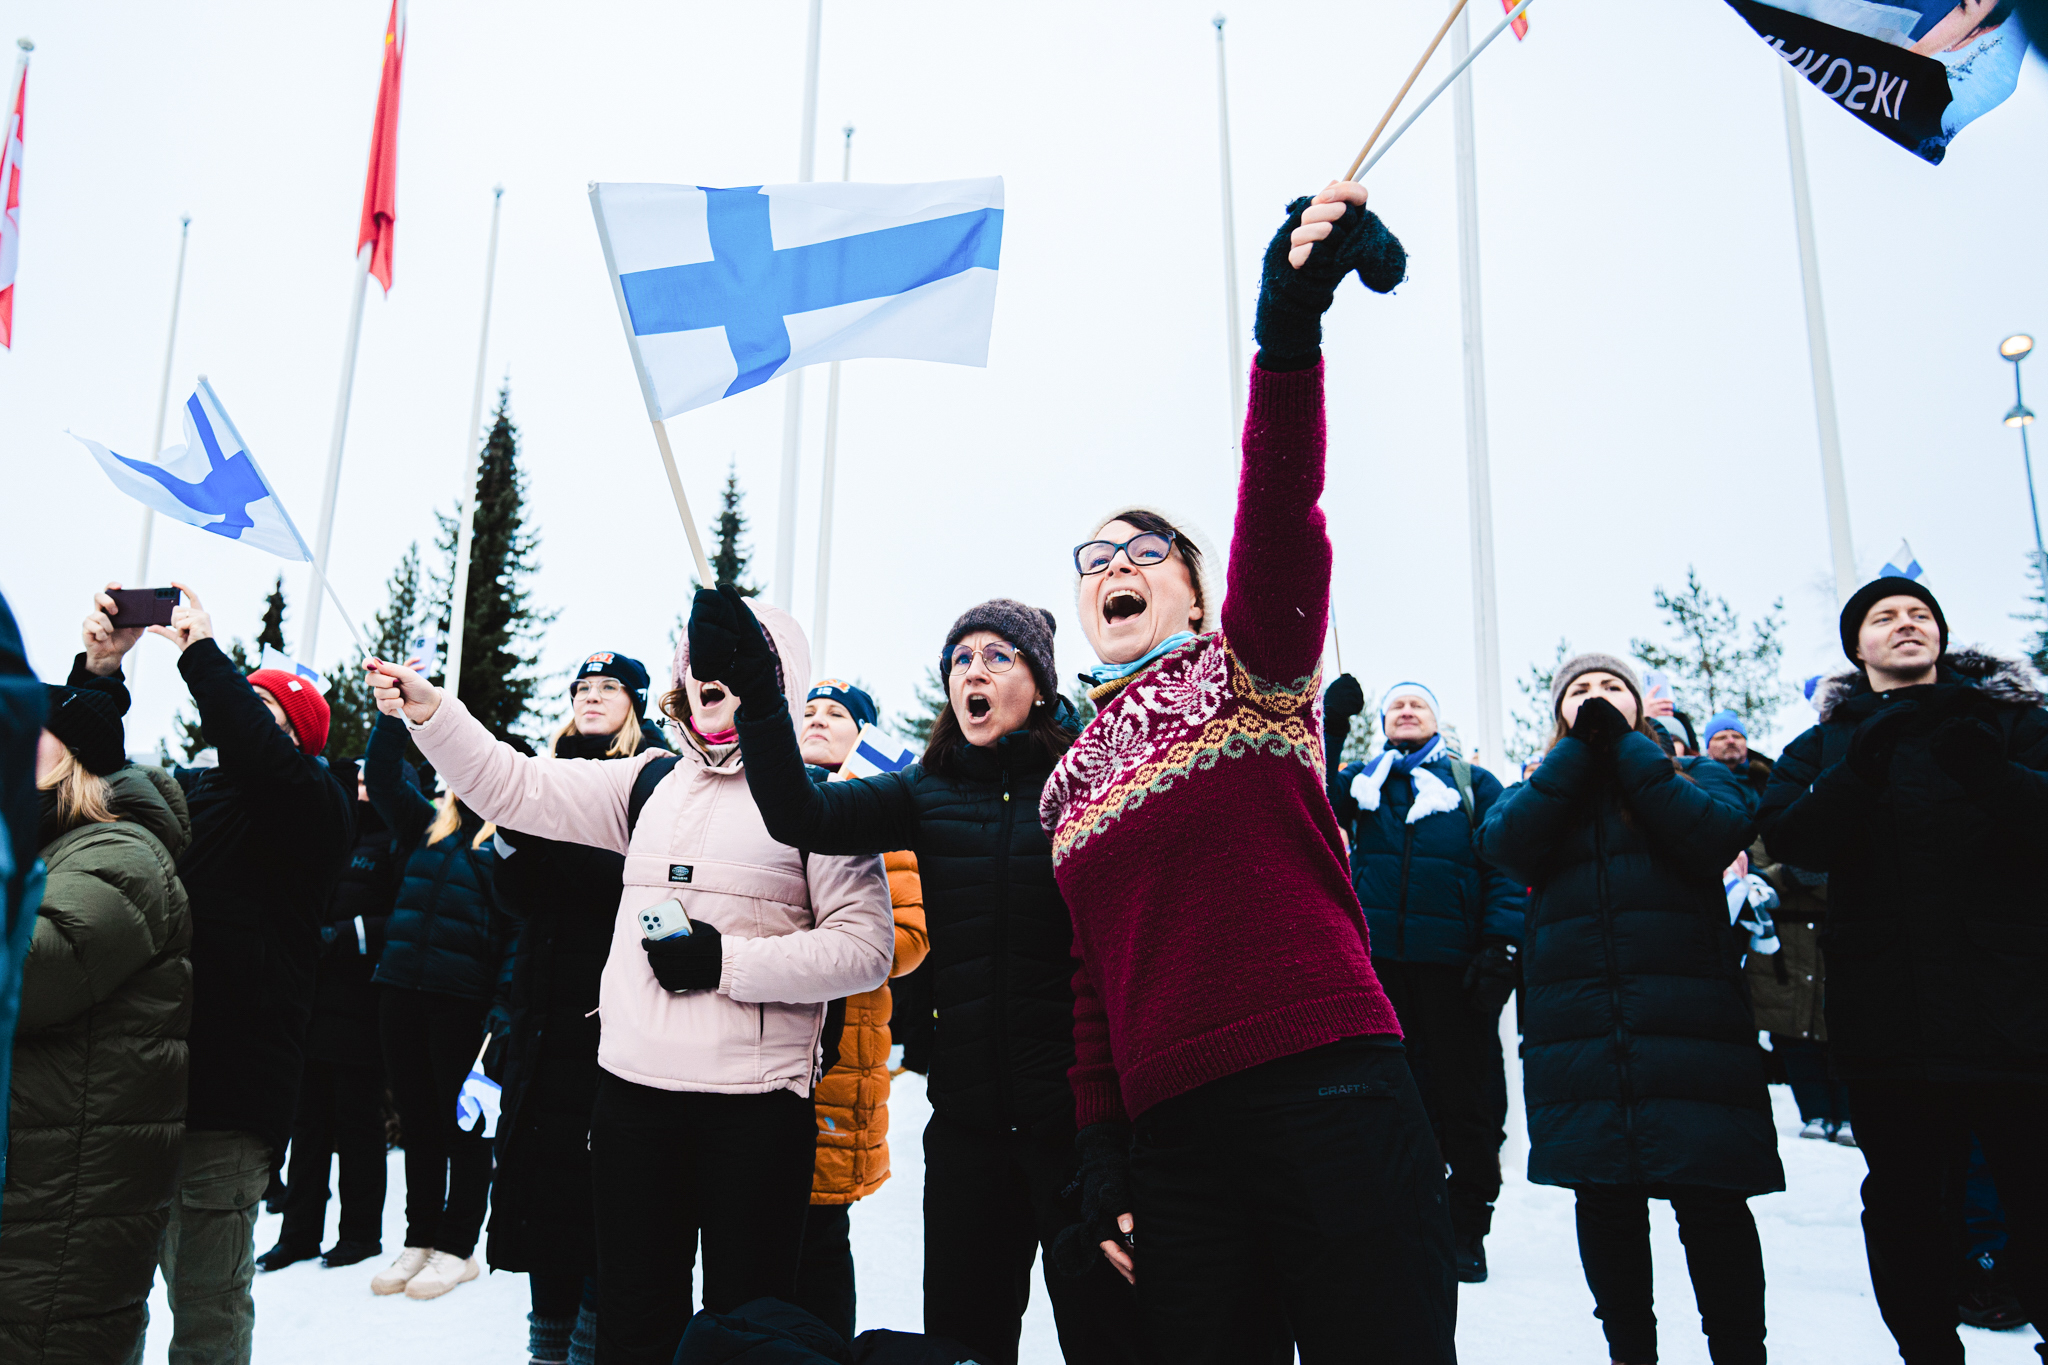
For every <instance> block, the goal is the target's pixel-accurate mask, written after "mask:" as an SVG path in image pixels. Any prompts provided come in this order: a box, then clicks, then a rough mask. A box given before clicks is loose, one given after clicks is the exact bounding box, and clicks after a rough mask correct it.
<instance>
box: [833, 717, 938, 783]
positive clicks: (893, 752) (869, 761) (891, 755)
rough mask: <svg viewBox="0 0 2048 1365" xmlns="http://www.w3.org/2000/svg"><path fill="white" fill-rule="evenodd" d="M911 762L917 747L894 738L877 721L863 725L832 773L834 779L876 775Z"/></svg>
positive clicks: (878, 775)
mask: <svg viewBox="0 0 2048 1365" xmlns="http://www.w3.org/2000/svg"><path fill="white" fill-rule="evenodd" d="M915 762H917V750H916V748H915V747H913V746H912V745H911V744H910V743H909V742H908V741H905V740H901V739H898V738H897V737H896V736H894V735H892V734H890V733H889V732H888V731H887V730H884V729H882V728H881V727H880V726H878V725H863V726H861V727H860V734H859V736H857V737H856V738H855V739H854V741H853V752H852V753H850V754H848V755H847V756H846V761H845V762H844V763H842V764H840V765H839V771H838V772H836V773H834V774H832V777H833V780H834V781H839V780H842V779H844V780H847V781H851V780H852V779H853V778H856V777H880V776H881V775H882V774H883V773H894V772H901V771H903V769H905V768H907V767H909V766H910V765H911V764H913V763H915Z"/></svg>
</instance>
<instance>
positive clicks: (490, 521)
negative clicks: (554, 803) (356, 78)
mask: <svg viewBox="0 0 2048 1365" xmlns="http://www.w3.org/2000/svg"><path fill="white" fill-rule="evenodd" d="M470 506H471V507H473V508H474V509H475V511H474V513H473V516H474V517H475V521H474V523H473V525H474V530H473V531H472V533H471V540H470V554H469V582H468V584H467V595H466V599H465V600H466V601H467V604H468V608H467V611H466V612H465V614H464V617H463V630H462V681H461V685H460V687H459V689H458V692H457V695H458V696H460V697H461V699H462V704H463V705H464V706H465V707H467V708H468V710H469V713H470V714H471V715H473V716H475V717H476V718H477V719H478V720H480V721H482V722H483V723H484V726H485V728H487V729H489V730H490V732H491V733H492V734H494V735H496V736H498V737H499V738H500V739H509V738H511V737H512V736H513V734H514V733H515V732H516V730H517V729H518V728H519V727H520V726H521V725H522V724H524V723H525V722H526V721H527V719H528V718H529V717H530V716H531V715H532V714H533V711H534V706H533V699H534V697H535V695H536V694H537V693H538V692H539V690H540V683H541V678H540V674H539V672H538V671H537V668H536V665H537V663H538V661H539V658H540V643H539V641H540V635H541V632H542V631H543V630H544V629H545V628H546V627H547V625H548V623H549V622H551V621H553V620H554V619H555V616H556V613H554V612H551V611H548V612H544V611H540V610H538V609H536V608H535V607H534V605H533V601H532V594H531V593H530V592H528V590H527V587H526V584H527V580H528V579H529V578H530V577H531V576H532V575H533V574H534V573H535V572H537V571H538V570H539V568H540V563H539V561H538V560H537V559H536V558H535V555H536V552H537V551H538V550H539V549H540V536H539V534H538V533H537V532H535V531H534V530H533V529H532V528H531V527H530V526H529V525H528V522H527V515H526V475H525V473H524V472H523V471H522V470H521V469H520V468H519V428H518V427H516V426H515V425H513V422H512V390H511V386H510V385H509V384H508V385H506V386H505V387H503V388H500V389H499V390H498V407H497V411H496V413H495V415H494V418H493V421H492V423H491V432H490V435H489V436H488V437H486V438H485V440H484V452H483V460H482V461H481V463H480V467H479V468H478V470H477V479H476V495H475V498H474V499H473V500H472V502H471V504H470ZM436 520H437V521H438V522H439V523H440V527H441V531H440V536H439V539H438V541H437V547H438V548H439V549H440V551H441V553H442V554H443V555H445V556H446V557H447V565H448V567H447V569H446V571H445V572H444V573H441V574H436V575H434V581H433V589H434V601H435V606H436V613H437V622H438V624H439V626H440V630H441V638H442V639H444V640H445V639H447V638H448V629H449V626H450V624H451V622H452V616H451V614H450V613H451V607H450V603H451V601H452V596H453V595H452V593H451V591H450V587H451V583H452V581H453V579H454V577H455V532H456V524H455V518H453V517H450V516H442V515H439V514H436Z"/></svg>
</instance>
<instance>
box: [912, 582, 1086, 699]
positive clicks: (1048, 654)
mask: <svg viewBox="0 0 2048 1365" xmlns="http://www.w3.org/2000/svg"><path fill="white" fill-rule="evenodd" d="M1058 629H1059V623H1058V622H1056V621H1054V620H1053V619H1052V613H1051V612H1049V611H1047V610H1046V609H1045V608H1043V607H1031V606H1026V605H1025V604H1024V603H1022V602H1018V601H1014V600H1012V599H1010V598H1008V597H991V598H990V599H989V600H988V601H986V602H983V603H982V604H981V605H980V606H978V607H969V608H968V609H967V610H966V611H963V612H961V613H960V619H959V620H957V621H955V622H954V623H953V628H952V629H951V630H949V631H947V632H946V645H945V648H943V649H941V650H940V651H939V677H940V678H941V679H943V678H945V677H946V676H947V675H948V674H949V673H951V672H952V671H953V660H952V654H953V646H954V645H957V644H959V643H960V640H961V637H963V636H967V635H972V634H974V632H975V631H977V630H985V631H988V632H990V633H991V634H995V635H1000V636H1002V637H1003V638H1004V639H1005V640H1008V641H1009V642H1010V643H1011V644H1013V645H1015V646H1017V650H1018V652H1019V653H1021V654H1022V655H1023V656H1024V662H1025V663H1027V664H1029V665H1030V666H1031V676H1032V677H1033V678H1034V679H1036V680H1037V682H1038V690H1039V691H1040V692H1042V693H1043V694H1044V695H1045V698H1046V700H1047V701H1051V700H1052V699H1053V698H1054V697H1057V696H1058V695H1059V694H1060V690H1059V688H1058V686H1056V685H1055V684H1054V682H1053V679H1054V678H1055V677H1057V676H1058V674H1057V673H1056V672H1055V671H1054V669H1053V654H1052V637H1053V632H1054V631H1056V630H1058Z"/></svg>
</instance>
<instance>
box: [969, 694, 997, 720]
mask: <svg viewBox="0 0 2048 1365" xmlns="http://www.w3.org/2000/svg"><path fill="white" fill-rule="evenodd" d="M991 709H992V708H991V705H990V702H989V699H988V697H987V696H986V695H984V694H982V693H980V692H970V693H968V694H967V716H968V719H969V720H987V719H988V713H989V711H990V710H991Z"/></svg>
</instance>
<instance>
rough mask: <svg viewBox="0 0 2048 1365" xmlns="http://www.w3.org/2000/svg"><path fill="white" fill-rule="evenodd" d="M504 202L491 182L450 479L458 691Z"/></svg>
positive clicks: (451, 654)
mask: <svg viewBox="0 0 2048 1365" xmlns="http://www.w3.org/2000/svg"><path fill="white" fill-rule="evenodd" d="M504 206H505V187H504V186H503V185H493V186H492V187H491V245H490V247H489V248H488V249H487V250H486V251H485V252H484V320H483V326H482V327H481V329H480V330H479V332H478V335H477V339H476V386H475V387H474V388H472V389H471V390H470V392H469V435H468V437H467V439H466V440H465V441H464V442H463V446H462V464H461V466H460V468H459V470H458V475H457V479H456V484H455V526H456V530H455V573H454V576H453V577H452V578H450V579H449V582H448V599H449V601H448V651H447V656H446V657H447V662H446V663H445V664H443V665H442V671H441V686H443V687H445V688H446V689H448V691H449V693H450V694H451V695H453V696H458V697H459V696H461V695H462V635H463V630H462V627H463V623H464V622H465V621H467V620H468V618H469V551H470V544H471V542H472V540H473V539H474V538H475V535H476V508H475V506H474V505H473V499H474V497H475V494H476V474H477V452H478V450H479V449H480V445H479V442H480V440H481V434H482V428H483V421H484V357H485V355H486V354H487V353H488V352H489V350H490V343H491V289H492V287H493V286H494V285H495V284H496V283H497V279H498V211H499V210H500V209H502V208H503V207H504ZM429 666H430V667H431V664H429Z"/></svg>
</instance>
